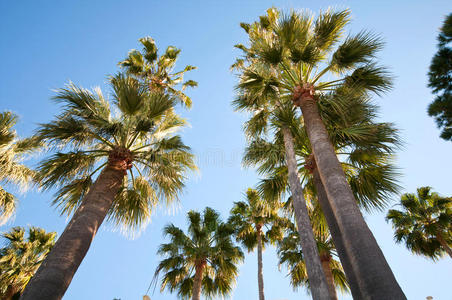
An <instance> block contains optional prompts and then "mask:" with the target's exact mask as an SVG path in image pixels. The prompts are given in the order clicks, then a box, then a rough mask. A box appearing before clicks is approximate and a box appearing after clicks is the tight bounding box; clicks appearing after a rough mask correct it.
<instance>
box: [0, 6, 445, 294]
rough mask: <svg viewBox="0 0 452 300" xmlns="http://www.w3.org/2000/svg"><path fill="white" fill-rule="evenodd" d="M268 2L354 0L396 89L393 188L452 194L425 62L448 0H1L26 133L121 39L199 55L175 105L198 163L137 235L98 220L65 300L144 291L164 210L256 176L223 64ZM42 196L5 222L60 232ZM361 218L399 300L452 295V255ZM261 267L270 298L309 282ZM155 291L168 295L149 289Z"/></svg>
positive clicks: (10, 88)
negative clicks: (148, 39)
mask: <svg viewBox="0 0 452 300" xmlns="http://www.w3.org/2000/svg"><path fill="white" fill-rule="evenodd" d="M272 5H274V6H276V7H279V8H282V9H291V8H296V9H298V8H309V9H311V10H313V11H314V12H317V11H318V10H319V9H321V8H327V7H328V6H334V7H339V8H345V7H349V8H351V10H352V14H353V23H352V26H351V27H350V29H351V31H352V32H357V31H359V30H361V29H369V30H372V31H374V32H376V33H380V34H381V35H382V36H383V37H384V39H385V41H386V47H385V49H384V50H383V52H382V54H381V57H380V59H381V62H382V63H383V64H384V65H386V66H389V67H390V68H391V70H392V72H393V74H394V76H395V78H396V80H395V87H394V89H393V91H391V92H390V93H388V94H387V95H385V96H384V97H382V98H381V99H378V103H379V104H380V105H381V107H382V109H381V116H380V118H381V120H384V121H389V122H395V123H396V124H397V127H398V128H400V129H401V130H402V137H403V139H404V140H405V142H406V147H405V148H404V149H403V151H400V153H399V154H398V166H399V167H400V168H401V172H402V174H403V176H402V177H401V178H400V180H401V182H402V185H403V187H404V190H403V191H402V192H407V191H410V192H412V191H415V189H416V187H418V186H423V185H430V186H433V187H434V188H435V190H436V191H438V192H439V193H441V194H443V195H452V184H451V176H450V170H451V169H452V160H451V159H450V157H451V153H452V143H450V142H449V143H447V142H444V141H442V140H440V139H439V137H438V135H439V131H438V130H437V129H436V127H435V125H434V123H433V120H432V119H431V118H429V117H428V116H427V114H426V107H427V105H428V103H429V102H430V101H431V99H432V96H431V94H430V91H429V90H428V89H427V88H426V73H427V69H428V65H429V62H430V59H431V57H432V55H433V54H434V52H435V45H436V40H435V38H436V36H437V33H438V28H439V27H440V25H441V23H442V20H443V17H444V16H445V15H446V14H448V13H450V12H452V2H451V1H263V0H255V1H243V0H242V1H238V0H234V1H233V0H230V1H213V0H211V1H149V0H148V1H88V0H83V1H50V0H48V1H1V2H0V37H1V40H0V57H1V58H2V67H1V68H0V103H1V110H11V111H14V112H16V113H17V114H18V115H19V116H20V123H19V124H18V126H17V130H18V132H19V134H20V135H22V136H26V135H28V134H30V133H31V132H32V131H33V129H34V128H35V127H36V124H37V123H40V122H45V121H48V120H50V119H51V118H52V116H53V115H54V114H55V113H56V112H57V107H56V106H55V105H54V104H53V103H52V102H51V101H50V100H49V99H50V97H51V96H52V95H53V93H52V89H55V88H60V87H62V86H63V85H64V84H65V83H67V82H68V80H72V81H74V82H75V83H77V84H80V85H82V86H84V87H94V86H98V85H100V86H101V87H103V88H105V82H106V76H107V75H108V74H112V73H114V72H116V71H117V66H116V63H117V62H118V61H119V60H121V59H122V58H124V56H125V55H126V54H127V52H128V50H129V49H131V48H135V47H138V43H137V39H138V38H140V37H143V36H146V35H150V36H152V37H153V38H154V39H155V40H156V42H157V44H158V46H160V47H161V48H165V47H166V46H168V45H175V46H177V47H180V48H182V54H181V59H180V64H179V65H180V66H183V65H185V64H192V65H195V66H197V67H198V70H196V71H194V72H192V75H191V76H190V79H194V80H196V81H198V82H199V87H198V88H197V89H195V90H193V91H190V92H189V94H190V96H191V97H192V98H193V100H194V105H193V109H192V110H191V111H189V112H184V113H183V115H184V116H185V117H186V118H188V119H189V121H190V123H191V124H192V126H191V128H188V129H186V130H185V131H184V132H183V137H184V140H185V141H186V143H187V144H188V145H190V146H192V147H193V149H194V151H195V153H196V154H197V156H198V159H199V166H200V169H201V172H200V175H199V176H198V177H197V178H193V179H192V180H190V182H189V183H188V184H187V189H186V192H185V194H184V196H183V197H182V201H181V203H180V207H179V209H178V210H177V211H176V212H174V213H172V212H168V211H167V210H165V209H160V210H158V212H157V213H156V214H155V215H154V217H153V221H152V223H151V224H150V225H149V226H148V228H147V229H146V231H145V232H143V234H142V235H141V236H140V237H138V238H136V239H134V240H131V239H128V238H126V237H124V236H123V235H121V233H119V232H115V231H114V230H113V229H112V227H111V226H109V225H108V224H104V225H103V226H102V228H101V230H100V231H99V233H98V235H97V236H96V238H95V240H94V242H93V243H92V245H91V249H90V251H89V253H88V255H87V256H86V258H85V260H84V261H83V263H82V265H81V267H80V268H79V270H78V272H77V274H76V275H75V277H74V280H73V281H72V284H71V286H70V287H69V290H68V291H67V293H66V296H65V298H64V299H68V300H80V299H101V300H104V299H105V300H111V299H113V298H114V297H116V298H121V299H122V300H132V299H141V296H142V295H143V294H144V292H145V291H146V289H147V286H148V284H149V282H150V280H151V278H152V274H153V272H154V270H155V267H156V265H157V260H158V257H156V254H155V253H156V248H157V246H158V245H159V244H160V243H161V242H162V241H163V239H162V236H161V229H162V227H163V226H164V225H165V224H167V223H168V222H173V223H175V224H176V225H178V226H183V227H184V226H185V223H186V222H185V215H186V212H187V211H188V210H190V209H198V210H200V209H203V208H204V207H205V206H211V207H213V208H215V209H217V210H219V211H220V212H221V213H222V215H223V217H224V218H226V217H227V212H228V211H229V209H230V208H231V205H232V202H233V201H237V200H241V199H242V198H243V196H242V193H243V191H244V190H245V189H246V188H247V187H250V186H253V185H254V184H255V183H256V182H257V177H256V175H255V173H254V172H253V171H252V170H244V169H243V168H242V167H241V165H240V158H241V153H242V150H243V147H244V138H243V135H242V133H241V126H242V123H243V122H244V120H245V116H244V115H241V114H238V113H234V112H233V111H232V108H231V105H230V102H231V99H232V98H233V96H234V90H233V87H234V83H235V78H234V76H233V75H232V74H231V73H230V72H229V66H230V65H231V63H232V62H233V61H234V58H235V57H236V56H237V55H238V54H239V52H238V51H236V50H234V48H233V45H234V44H237V43H239V42H245V40H246V36H245V34H244V32H243V31H242V29H240V28H239V26H238V24H239V23H240V22H243V21H245V22H251V21H253V20H255V19H256V18H257V16H259V15H261V14H263V13H264V12H265V10H266V9H267V8H268V7H271V6H272ZM51 197H52V193H51V192H48V193H38V192H36V191H31V192H29V193H27V194H26V195H21V196H20V206H19V209H18V212H17V216H16V218H15V220H14V221H13V222H10V223H9V224H7V225H5V226H3V227H1V228H0V231H6V230H8V229H9V228H10V227H12V226H18V225H20V226H26V225H35V226H40V227H43V228H45V229H46V230H48V231H57V232H58V233H60V232H62V230H63V229H64V227H65V224H66V223H67V218H66V217H61V216H59V214H58V213H57V212H56V211H55V209H54V208H53V207H51V206H50V200H51ZM394 200H397V198H396V199H394ZM366 219H367V221H368V223H369V225H370V227H371V229H372V231H373V232H374V234H375V236H376V238H377V240H378V242H379V244H380V246H381V248H382V249H383V251H384V253H385V255H386V258H387V259H388V261H389V264H390V265H391V267H392V269H393V271H394V273H395V275H396V277H397V279H398V281H399V283H400V285H401V286H402V288H403V290H404V291H405V293H406V295H407V297H408V299H425V297H426V296H428V295H431V296H433V297H434V299H440V300H450V299H452V294H451V290H450V283H451V278H452V261H451V259H449V258H444V259H442V260H441V261H439V262H437V263H432V262H431V261H428V260H427V259H424V258H422V257H419V256H413V255H412V254H411V253H410V252H409V251H407V250H406V249H405V248H404V247H403V246H402V245H396V244H395V243H394V242H393V240H392V230H391V228H390V226H389V225H388V224H386V223H385V221H384V214H374V215H371V216H366ZM256 277H257V276H256V256H255V255H248V256H247V257H246V260H245V263H244V264H243V265H242V266H241V268H240V276H239V278H238V283H237V287H236V289H235V290H234V294H233V297H232V298H233V299H242V300H245V299H257V298H258V295H257V279H256ZM264 277H265V292H266V296H267V299H269V300H276V299H290V300H294V299H310V297H309V296H308V295H307V294H306V292H305V291H304V290H299V291H298V292H293V291H292V289H291V288H290V286H289V284H288V280H287V278H286V277H285V271H284V269H283V270H282V271H281V272H280V271H278V266H277V261H276V258H275V253H274V249H272V248H269V249H267V250H266V252H265V254H264ZM151 298H152V299H153V300H154V299H155V300H158V299H176V296H175V295H170V294H167V293H164V294H160V293H159V292H158V289H157V290H156V292H155V293H154V295H151ZM343 299H351V297H349V296H344V298H343Z"/></svg>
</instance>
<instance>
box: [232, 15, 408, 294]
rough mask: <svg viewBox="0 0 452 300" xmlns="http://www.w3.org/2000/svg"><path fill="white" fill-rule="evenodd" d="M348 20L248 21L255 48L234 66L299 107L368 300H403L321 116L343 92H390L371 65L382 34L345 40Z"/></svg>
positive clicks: (288, 18) (387, 81) (380, 70)
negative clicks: (262, 72)
mask: <svg viewBox="0 0 452 300" xmlns="http://www.w3.org/2000/svg"><path fill="white" fill-rule="evenodd" d="M349 15H350V12H349V11H348V10H344V11H337V12H335V11H332V10H327V11H325V12H322V13H320V15H319V16H318V17H317V18H316V19H315V20H313V17H312V15H311V14H309V13H298V12H295V11H293V12H291V13H290V14H287V15H283V14H280V12H279V11H277V10H276V9H269V10H268V11H267V15H266V16H262V17H261V18H260V21H259V22H255V23H253V24H242V27H243V28H244V29H245V31H246V32H247V33H248V36H249V40H250V45H249V47H245V46H243V45H238V47H239V48H240V49H242V50H243V51H244V53H245V56H244V58H241V59H239V60H238V61H237V63H236V64H235V66H237V67H239V68H249V69H251V71H255V70H256V66H258V68H257V69H266V70H270V71H271V72H272V76H271V78H261V77H259V76H255V79H254V81H263V80H264V81H266V82H267V83H269V86H270V87H271V88H270V89H269V90H267V92H268V93H273V94H276V95H277V97H278V98H277V99H278V101H280V102H282V101H284V102H292V103H293V104H294V106H295V107H300V109H301V112H302V114H303V123H304V126H305V127H306V131H307V134H308V137H309V140H310V144H311V147H312V149H313V153H314V156H315V161H316V165H317V168H318V171H319V173H320V175H321V178H322V182H323V184H324V188H325V190H326V192H327V195H328V205H329V206H330V208H331V210H332V211H333V213H334V216H335V219H336V222H337V223H338V225H339V227H340V228H342V238H343V239H344V247H345V249H344V250H346V251H347V253H348V255H349V256H351V258H352V259H351V261H354V262H355V263H354V265H353V270H354V272H355V273H356V274H355V277H356V278H358V280H359V283H360V287H361V291H362V295H363V297H365V298H369V299H383V298H394V299H405V298H406V297H405V295H404V294H403V291H402V290H401V288H400V286H399V285H398V283H397V281H396V279H395V277H394V274H393V273H392V271H391V269H390V267H389V265H388V263H387V261H386V259H385V257H384V255H383V253H382V251H381V249H380V248H379V246H378V244H377V242H376V240H375V238H374V236H373V235H372V233H371V231H370V230H369V228H368V226H367V224H366V222H365V220H364V218H363V216H362V214H361V212H360V210H359V207H358V205H357V203H356V199H355V198H354V195H353V192H352V190H351V188H350V186H349V184H348V183H347V180H346V177H345V174H344V171H343V169H342V167H341V164H340V162H339V159H338V157H337V156H336V153H335V151H334V147H333V144H332V142H331V140H330V138H329V135H328V131H327V129H326V127H325V124H324V123H323V120H322V118H321V112H319V105H318V99H319V98H321V97H322V96H323V95H324V94H325V93H329V92H331V91H337V90H338V89H341V90H346V91H347V93H354V94H357V95H359V94H362V93H368V92H374V93H377V94H378V93H381V92H383V91H386V90H388V89H389V88H390V87H391V79H390V77H389V76H388V75H387V72H386V71H385V69H384V68H382V67H379V66H377V65H376V64H375V63H374V62H373V60H374V58H375V55H376V53H377V51H378V50H379V49H381V47H382V43H381V40H380V39H379V38H378V37H376V36H375V35H373V34H371V33H368V32H365V31H363V32H360V33H358V34H357V35H349V36H348V37H346V38H343V39H342V38H341V37H342V35H343V33H344V28H345V26H346V25H347V24H348V23H349V20H350V18H349ZM338 42H341V43H340V44H339V45H338V46H337V47H336V44H337V43H338ZM253 66H254V67H253ZM255 74H257V75H258V73H257V72H255ZM246 84H247V85H252V84H253V82H251V81H250V82H246ZM252 99H253V98H252ZM356 237H359V238H356ZM369 256H371V257H373V258H374V259H372V260H369V259H368V257H369ZM308 270H309V268H308Z"/></svg>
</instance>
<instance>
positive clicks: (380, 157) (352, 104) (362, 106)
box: [243, 97, 400, 298]
mask: <svg viewBox="0 0 452 300" xmlns="http://www.w3.org/2000/svg"><path fill="white" fill-rule="evenodd" d="M332 100H333V98H330V97H327V98H323V99H321V101H320V102H319V104H320V105H321V106H323V107H324V110H323V112H324V114H323V119H324V122H325V123H326V125H327V128H328V132H329V134H330V138H331V140H332V141H333V142H334V144H335V148H336V152H337V153H338V155H340V156H341V157H342V167H343V169H344V171H345V174H346V176H347V180H348V182H349V183H350V185H351V186H352V190H353V192H354V195H355V197H356V199H357V200H358V204H359V205H360V207H362V208H363V209H365V210H367V211H372V210H374V209H378V210H381V209H383V208H384V207H386V204H387V202H388V199H389V198H390V197H391V196H392V195H394V193H396V192H397V190H398V184H397V180H396V178H397V175H398V174H397V172H396V171H395V169H394V167H393V166H392V164H391V162H390V159H391V155H392V153H393V151H394V149H396V148H397V147H398V146H399V145H400V142H399V140H398V135H397V131H396V130H395V129H394V128H393V127H392V125H391V124H388V123H374V122H373V119H374V116H375V110H374V107H372V106H371V105H370V103H368V99H367V98H363V97H358V98H355V99H353V100H351V99H348V100H347V101H345V102H344V103H338V101H334V102H333V103H334V104H335V106H334V107H333V106H332V105H330V104H331V101H332ZM339 102H341V101H339ZM338 104H340V105H338ZM337 111H346V112H347V113H346V114H343V113H342V117H340V118H338V117H337ZM270 119H271V115H270ZM251 121H252V122H251ZM256 124H260V125H259V126H263V125H262V124H264V122H261V121H258V120H257V121H256V120H250V121H249V122H248V124H247V128H248V129H250V128H252V129H253V130H256V129H258V127H259V126H257V125H256ZM291 128H292V130H293V131H294V134H293V136H294V137H295V139H294V143H295V148H296V149H297V152H296V158H297V165H298V172H299V174H300V176H301V182H302V184H304V187H305V192H306V193H305V195H307V196H308V199H310V200H311V202H316V201H318V202H319V203H320V206H321V207H322V211H323V213H324V214H325V217H326V219H327V220H328V223H329V224H332V223H333V222H334V215H333V214H332V212H331V211H328V210H327V209H328V207H325V205H326V204H325V203H327V202H328V199H327V197H326V194H324V193H323V190H324V188H323V184H322V182H321V180H319V178H320V177H319V175H318V170H317V168H316V164H315V160H314V158H313V156H312V150H311V147H310V145H309V141H308V138H307V135H306V131H305V130H304V128H303V126H301V124H300V122H298V120H296V121H295V122H293V124H292V125H291ZM248 131H249V130H248ZM258 131H268V129H265V128H264V129H259V130H258ZM243 161H244V164H245V166H257V167H258V168H257V171H258V173H259V174H261V175H264V176H265V178H264V179H263V180H261V182H260V183H259V188H258V189H259V191H260V193H261V194H262V195H263V196H264V197H265V198H266V199H281V198H282V195H283V194H284V192H285V191H286V190H287V189H288V188H287V181H288V179H287V167H286V163H285V157H284V143H283V141H282V138H281V135H278V134H276V135H275V136H274V137H273V139H272V140H269V139H268V137H267V135H258V136H255V137H254V138H253V139H251V141H250V143H249V145H248V146H247V148H246V150H245V155H244V159H243ZM330 221H331V222H330ZM335 228H336V227H332V228H331V229H330V230H331V231H332V232H336V231H334V229H335ZM333 240H334V243H335V244H337V245H338V246H337V248H340V245H341V244H343V241H342V240H341V239H340V234H335V235H333ZM338 252H339V254H340V258H341V262H342V263H343V265H344V269H345V271H346V274H347V276H348V280H349V283H350V287H351V290H352V293H353V295H354V296H355V298H360V293H359V288H358V286H357V282H356V280H354V279H353V272H352V271H351V267H350V266H348V263H347V261H348V260H349V258H347V257H345V256H344V255H343V254H344V252H343V251H342V252H340V251H338Z"/></svg>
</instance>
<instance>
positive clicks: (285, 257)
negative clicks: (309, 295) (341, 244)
mask: <svg viewBox="0 0 452 300" xmlns="http://www.w3.org/2000/svg"><path fill="white" fill-rule="evenodd" d="M291 225H292V226H289V228H290V229H289V230H288V232H287V234H286V235H285V237H284V239H283V240H282V241H281V242H279V243H278V257H279V263H280V265H286V266H287V269H288V275H289V276H290V282H291V285H292V286H293V287H294V288H297V287H302V286H305V287H308V288H309V278H308V276H307V272H306V264H305V262H304V257H303V251H302V249H301V247H300V243H299V242H298V239H299V238H298V234H297V231H296V229H295V225H294V224H291ZM316 227H319V226H316ZM316 241H317V247H318V249H319V254H320V260H321V262H322V267H323V271H324V272H325V275H326V278H327V281H328V288H329V289H330V293H331V295H332V296H333V299H337V293H336V289H339V290H341V291H342V292H348V291H349V287H348V283H347V280H346V278H345V274H344V270H343V269H342V266H341V263H340V262H339V261H338V260H336V259H334V256H337V254H336V249H335V247H334V244H333V242H332V240H331V237H330V235H329V232H328V230H327V228H326V227H324V229H323V230H321V231H319V230H316Z"/></svg>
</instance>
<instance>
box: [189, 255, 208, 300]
mask: <svg viewBox="0 0 452 300" xmlns="http://www.w3.org/2000/svg"><path fill="white" fill-rule="evenodd" d="M205 267H206V262H205V261H201V262H199V263H198V264H196V266H195V270H196V271H195V278H194V279H193V297H192V300H201V289H202V278H203V276H202V273H203V272H204V268H205Z"/></svg>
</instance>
